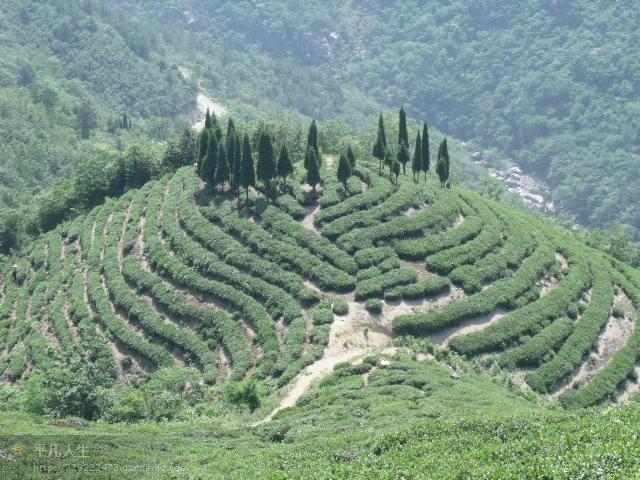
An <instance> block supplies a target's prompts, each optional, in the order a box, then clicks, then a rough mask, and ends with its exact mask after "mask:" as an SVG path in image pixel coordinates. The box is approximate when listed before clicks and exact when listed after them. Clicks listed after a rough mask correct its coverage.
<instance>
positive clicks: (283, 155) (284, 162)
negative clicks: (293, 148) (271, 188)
mask: <svg viewBox="0 0 640 480" xmlns="http://www.w3.org/2000/svg"><path fill="white" fill-rule="evenodd" d="M277 173H278V176H279V177H282V183H283V184H284V185H286V183H287V177H288V176H289V175H291V174H292V173H293V163H292V162H291V155H289V149H288V148H287V144H286V143H283V144H282V145H281V146H280V155H279V156H278V166H277Z"/></svg>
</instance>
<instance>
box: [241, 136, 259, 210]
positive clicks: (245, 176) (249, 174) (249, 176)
mask: <svg viewBox="0 0 640 480" xmlns="http://www.w3.org/2000/svg"><path fill="white" fill-rule="evenodd" d="M255 185H256V172H255V170H254V167H253V155H252V154H251V143H250V142H249V135H247V134H246V133H245V135H244V139H243V140H242V163H241V167H240V186H241V187H242V188H244V189H245V191H246V194H247V200H246V203H247V204H248V203H249V187H255Z"/></svg>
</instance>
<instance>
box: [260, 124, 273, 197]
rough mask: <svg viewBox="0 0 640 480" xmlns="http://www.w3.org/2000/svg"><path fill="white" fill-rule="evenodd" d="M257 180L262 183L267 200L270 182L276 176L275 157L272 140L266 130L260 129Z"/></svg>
mask: <svg viewBox="0 0 640 480" xmlns="http://www.w3.org/2000/svg"><path fill="white" fill-rule="evenodd" d="M256 173H257V176H258V180H260V181H261V182H262V183H264V187H265V192H266V197H267V202H269V194H270V192H271V182H272V180H273V177H275V176H276V159H275V151H274V149H273V141H272V140H271V135H270V134H269V133H268V132H265V131H262V132H261V133H260V138H259V140H258V167H257V169H256Z"/></svg>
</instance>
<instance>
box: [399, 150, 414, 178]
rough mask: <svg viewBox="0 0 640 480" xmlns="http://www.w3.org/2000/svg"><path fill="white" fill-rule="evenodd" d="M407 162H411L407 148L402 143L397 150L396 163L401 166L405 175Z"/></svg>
mask: <svg viewBox="0 0 640 480" xmlns="http://www.w3.org/2000/svg"><path fill="white" fill-rule="evenodd" d="M409 160H411V158H410V154H409V148H408V147H407V145H405V144H404V142H402V143H400V147H399V148H398V161H399V162H400V163H401V164H402V173H403V174H405V175H406V173H407V163H409Z"/></svg>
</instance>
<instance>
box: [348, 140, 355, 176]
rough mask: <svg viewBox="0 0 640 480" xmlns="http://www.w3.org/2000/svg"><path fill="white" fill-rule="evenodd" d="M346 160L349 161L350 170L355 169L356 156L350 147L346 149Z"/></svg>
mask: <svg viewBox="0 0 640 480" xmlns="http://www.w3.org/2000/svg"><path fill="white" fill-rule="evenodd" d="M347 160H349V165H351V170H353V169H354V168H356V155H355V154H354V153H353V149H352V148H351V145H349V148H347Z"/></svg>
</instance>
